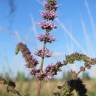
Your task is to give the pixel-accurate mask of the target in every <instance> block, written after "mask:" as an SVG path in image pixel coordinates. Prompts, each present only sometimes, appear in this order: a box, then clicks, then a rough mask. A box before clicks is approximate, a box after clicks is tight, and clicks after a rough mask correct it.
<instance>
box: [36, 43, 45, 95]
mask: <svg viewBox="0 0 96 96" xmlns="http://www.w3.org/2000/svg"><path fill="white" fill-rule="evenodd" d="M45 45H46V43H45V42H44V43H43V50H45ZM44 54H45V53H44ZM44 59H45V57H44V56H43V57H42V58H41V66H40V70H41V74H42V72H43V65H44ZM41 87H42V80H38V83H37V96H40V94H41Z"/></svg>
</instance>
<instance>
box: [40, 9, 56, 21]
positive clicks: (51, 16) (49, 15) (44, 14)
mask: <svg viewBox="0 0 96 96" xmlns="http://www.w3.org/2000/svg"><path fill="white" fill-rule="evenodd" d="M41 15H42V17H43V18H44V19H47V20H54V18H55V17H56V13H55V12H54V11H46V12H42V13H41Z"/></svg>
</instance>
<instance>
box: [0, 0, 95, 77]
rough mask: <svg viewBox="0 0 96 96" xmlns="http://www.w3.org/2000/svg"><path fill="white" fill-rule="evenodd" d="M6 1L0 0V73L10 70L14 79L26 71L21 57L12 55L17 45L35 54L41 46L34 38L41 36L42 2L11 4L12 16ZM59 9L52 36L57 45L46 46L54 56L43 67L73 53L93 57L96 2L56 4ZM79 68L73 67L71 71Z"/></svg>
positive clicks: (16, 1) (27, 0)
mask: <svg viewBox="0 0 96 96" xmlns="http://www.w3.org/2000/svg"><path fill="white" fill-rule="evenodd" d="M9 1H10V0H0V72H1V73H2V72H9V71H10V70H11V71H12V74H13V75H14V73H16V72H17V71H18V70H19V71H24V72H26V71H27V69H26V68H25V66H24V65H25V62H24V59H23V57H22V55H21V54H19V55H17V56H16V55H15V48H16V45H17V44H18V43H19V42H20V41H23V42H25V43H26V44H27V46H28V48H30V50H31V51H32V52H33V53H34V51H35V50H36V48H38V47H39V46H40V44H41V43H40V42H39V41H38V40H36V38H35V37H36V35H37V34H40V33H43V30H41V29H40V28H39V26H38V23H39V22H40V21H41V20H42V18H41V16H40V12H42V11H43V6H42V3H43V2H44V0H13V1H14V3H13V4H14V5H15V7H14V11H13V12H11V14H10V11H11V10H12V6H11V7H10V6H9V5H10V3H9ZM58 5H59V8H58V11H57V16H58V17H57V18H56V20H55V22H56V24H57V25H58V29H56V30H53V32H52V33H51V34H53V35H54V37H55V38H56V42H54V43H53V44H50V45H48V48H50V49H51V50H52V51H53V52H54V56H53V57H52V58H50V59H49V60H50V62H48V61H49V60H48V59H46V64H45V66H47V65H48V64H50V63H54V62H56V61H57V60H61V61H62V60H63V59H64V57H65V55H66V54H70V53H72V52H81V53H84V54H87V55H88V56H92V57H96V53H95V52H96V23H95V22H96V11H95V10H96V0H58ZM78 66H80V65H78ZM78 66H77V67H76V66H73V69H76V68H78ZM64 68H65V67H64ZM67 69H72V67H71V66H68V67H67ZM67 69H64V70H67ZM94 72H96V70H95V67H94V68H92V70H91V71H90V72H89V73H92V74H93V75H94Z"/></svg>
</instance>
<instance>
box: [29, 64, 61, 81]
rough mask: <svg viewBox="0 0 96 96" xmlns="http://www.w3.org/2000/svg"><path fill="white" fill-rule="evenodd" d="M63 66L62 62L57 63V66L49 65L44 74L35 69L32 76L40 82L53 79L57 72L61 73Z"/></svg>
mask: <svg viewBox="0 0 96 96" xmlns="http://www.w3.org/2000/svg"><path fill="white" fill-rule="evenodd" d="M62 66H63V64H62V63H61V62H57V63H56V64H55V65H49V66H48V67H47V68H46V69H45V71H43V72H40V70H39V69H35V68H33V69H32V71H31V74H32V75H34V76H35V77H36V78H37V79H39V80H43V79H45V80H47V79H49V78H52V76H54V75H57V72H58V71H60V68H61V67H62Z"/></svg>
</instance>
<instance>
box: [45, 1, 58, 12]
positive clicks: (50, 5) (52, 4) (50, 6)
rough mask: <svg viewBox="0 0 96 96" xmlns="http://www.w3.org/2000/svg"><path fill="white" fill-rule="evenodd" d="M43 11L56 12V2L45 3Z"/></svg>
mask: <svg viewBox="0 0 96 96" xmlns="http://www.w3.org/2000/svg"><path fill="white" fill-rule="evenodd" d="M45 9H46V10H48V11H50V10H53V11H56V10H57V2H56V0H48V2H46V3H45Z"/></svg>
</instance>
